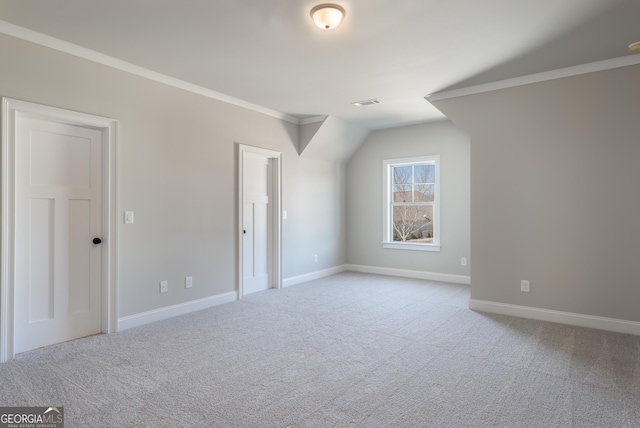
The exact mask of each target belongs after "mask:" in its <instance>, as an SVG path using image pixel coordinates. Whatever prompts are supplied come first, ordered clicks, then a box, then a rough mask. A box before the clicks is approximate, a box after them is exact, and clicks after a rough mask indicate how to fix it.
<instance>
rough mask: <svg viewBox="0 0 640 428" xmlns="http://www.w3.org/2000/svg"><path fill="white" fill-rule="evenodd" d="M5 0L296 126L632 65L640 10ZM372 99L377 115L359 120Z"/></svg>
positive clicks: (541, 0) (12, 8)
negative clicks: (559, 74) (341, 12)
mask: <svg viewBox="0 0 640 428" xmlns="http://www.w3.org/2000/svg"><path fill="white" fill-rule="evenodd" d="M322 2H323V0H315V1H314V0H180V1H178V0H28V1H27V0H20V1H18V0H0V20H1V21H5V22H8V23H11V24H15V25H18V26H21V27H24V28H27V29H30V30H33V31H37V32H40V33H43V34H46V35H49V36H52V37H55V38H58V39H61V40H64V41H67V42H71V43H74V44H77V45H80V46H83V47H86V48H89V49H91V50H94V51H97V52H101V53H103V54H106V55H109V56H112V57H115V58H118V59H120V60H124V61H127V62H129V63H132V64H135V65H138V66H141V67H144V68H147V69H150V70H153V71H155V72H159V73H162V74H165V75H167V76H171V77H173V78H177V79H180V80H183V81H186V82H190V83H192V84H196V85H199V86H202V87H204V88H208V89H210V90H213V91H216V92H219V93H222V94H226V95H229V96H231V97H234V98H237V99H240V100H244V101H247V102H249V103H252V104H255V105H259V106H263V107H266V108H268V109H271V110H275V111H278V112H281V113H284V114H286V115H290V116H294V117H297V118H305V117H310V116H319V115H331V116H335V117H338V118H340V119H342V120H345V121H348V122H350V123H354V124H356V125H359V126H362V127H366V128H369V129H380V128H387V127H392V126H400V125H406V124H411V123H419V122H426V121H430V120H436V119H439V118H441V117H442V115H441V113H440V112H438V111H437V110H436V109H435V108H434V107H433V106H431V104H429V103H428V102H427V101H425V99H424V96H425V95H427V94H432V93H435V92H438V91H442V90H444V89H448V88H459V87H463V86H468V85H472V84H480V83H487V82H490V81H494V80H499V79H505V78H510V77H517V76H521V75H527V74H532V73H537V72H541V71H548V70H551V69H557V68H562V67H568V66H573V65H578V64H584V63H588V62H593V61H598V60H602V59H609V58H617V57H621V56H625V55H627V51H626V47H627V45H629V44H630V43H631V42H634V41H637V40H640V22H639V19H638V18H640V0H561V1H558V0H483V1H480V0H395V1H391V0H335V3H338V4H340V5H342V6H343V7H344V8H345V9H346V11H347V13H346V17H345V20H344V21H343V24H342V25H341V26H340V27H339V28H337V29H336V30H334V31H321V30H319V29H317V28H316V27H315V26H314V25H313V23H312V21H311V18H310V16H309V11H310V10H311V8H312V7H313V6H315V5H316V4H319V3H322ZM370 98H378V99H380V100H381V101H382V104H378V105H373V106H369V107H354V106H352V105H351V103H352V102H354V101H360V100H365V99H370Z"/></svg>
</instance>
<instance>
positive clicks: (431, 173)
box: [414, 164, 436, 183]
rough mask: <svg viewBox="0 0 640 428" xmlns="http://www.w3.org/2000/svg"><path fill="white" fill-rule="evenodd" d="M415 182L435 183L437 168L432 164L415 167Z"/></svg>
mask: <svg viewBox="0 0 640 428" xmlns="http://www.w3.org/2000/svg"><path fill="white" fill-rule="evenodd" d="M414 180H415V182H416V183H435V182H436V166H435V165H430V164H427V165H424V164H423V165H416V166H415V167H414Z"/></svg>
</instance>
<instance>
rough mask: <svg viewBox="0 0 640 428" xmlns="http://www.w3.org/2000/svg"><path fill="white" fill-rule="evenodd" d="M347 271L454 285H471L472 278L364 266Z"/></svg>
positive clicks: (350, 265) (352, 267)
mask: <svg viewBox="0 0 640 428" xmlns="http://www.w3.org/2000/svg"><path fill="white" fill-rule="evenodd" d="M346 266H347V270H348V271H352V272H362V273H373V274H376V275H387V276H399V277H402V278H415V279H426V280H429V281H442V282H450V283H453V284H464V285H469V284H471V277H470V276H467V275H455V274H451V273H439V272H423V271H418V270H406V269H395V268H386V267H380V266H364V265H352V264H348V265H346Z"/></svg>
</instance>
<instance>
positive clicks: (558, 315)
mask: <svg viewBox="0 0 640 428" xmlns="http://www.w3.org/2000/svg"><path fill="white" fill-rule="evenodd" d="M469 309H471V310H474V311H481V312H490V313H494V314H501V315H510V316H513V317H520V318H529V319H534V320H539V321H548V322H555V323H560V324H569V325H575V326H578V327H586V328H596V329H599V330H607V331H613V332H616V333H626V334H635V335H638V336H640V322H636V321H627V320H621V319H616V318H605V317H598V316H594V315H585V314H577V313H574V312H563V311H554V310H551V309H541V308H533V307H530V306H520V305H511V304H507V303H499V302H491V301H486V300H477V299H471V300H470V301H469Z"/></svg>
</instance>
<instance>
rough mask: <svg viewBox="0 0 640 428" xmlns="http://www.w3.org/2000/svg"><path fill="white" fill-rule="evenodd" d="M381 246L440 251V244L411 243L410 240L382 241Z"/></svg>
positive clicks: (393, 248)
mask: <svg viewBox="0 0 640 428" xmlns="http://www.w3.org/2000/svg"><path fill="white" fill-rule="evenodd" d="M382 248H390V249H392V250H411V251H440V245H437V244H429V243H423V244H419V243H412V242H400V241H393V242H383V243H382Z"/></svg>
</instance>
